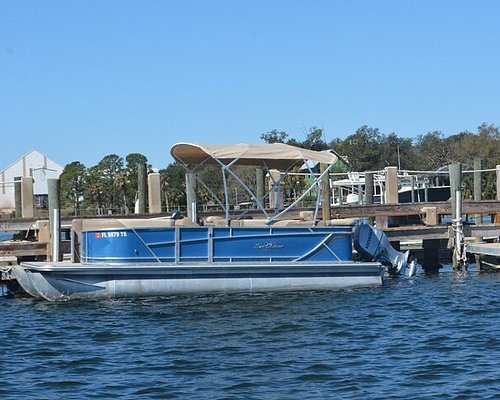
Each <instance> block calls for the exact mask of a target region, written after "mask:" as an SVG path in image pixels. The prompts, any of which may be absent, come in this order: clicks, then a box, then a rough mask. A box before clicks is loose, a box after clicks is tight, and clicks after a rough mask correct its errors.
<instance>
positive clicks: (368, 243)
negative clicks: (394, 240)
mask: <svg viewBox="0 0 500 400" xmlns="http://www.w3.org/2000/svg"><path fill="white" fill-rule="evenodd" d="M354 248H355V249H356V251H357V252H358V254H359V255H360V256H361V257H362V258H365V259H369V260H376V261H379V262H381V263H382V264H384V265H385V266H387V267H388V268H389V270H390V272H396V273H399V274H403V275H405V276H407V277H411V276H414V275H415V273H416V263H415V261H412V262H411V263H410V264H408V256H409V254H410V252H409V251H406V252H404V253H403V252H400V251H397V250H396V249H394V247H392V246H391V244H390V242H389V239H387V236H386V234H385V233H384V232H383V231H381V230H379V229H375V228H374V227H372V226H370V225H367V224H361V225H358V226H357V227H356V230H355V231H354Z"/></svg>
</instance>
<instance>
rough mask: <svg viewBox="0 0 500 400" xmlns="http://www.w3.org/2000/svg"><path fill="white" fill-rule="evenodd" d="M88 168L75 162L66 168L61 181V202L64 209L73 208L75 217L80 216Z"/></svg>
mask: <svg viewBox="0 0 500 400" xmlns="http://www.w3.org/2000/svg"><path fill="white" fill-rule="evenodd" d="M86 170H87V169H86V167H85V165H83V164H82V163H81V162H79V161H73V162H71V163H69V164H67V165H66V166H65V167H64V170H63V172H62V174H61V176H60V179H61V201H62V205H63V207H71V208H73V213H74V215H79V214H80V205H81V203H82V201H83V195H84V193H85V175H86Z"/></svg>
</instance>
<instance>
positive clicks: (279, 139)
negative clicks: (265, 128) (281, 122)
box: [260, 129, 288, 143]
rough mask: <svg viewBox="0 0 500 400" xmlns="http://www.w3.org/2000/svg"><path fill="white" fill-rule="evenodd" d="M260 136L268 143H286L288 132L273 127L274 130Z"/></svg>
mask: <svg viewBox="0 0 500 400" xmlns="http://www.w3.org/2000/svg"><path fill="white" fill-rule="evenodd" d="M260 138H261V139H262V140H263V141H264V142H266V143H285V140H286V139H287V138H288V134H287V133H286V132H284V131H278V130H277V129H273V130H272V131H269V132H266V133H263V134H262V135H260Z"/></svg>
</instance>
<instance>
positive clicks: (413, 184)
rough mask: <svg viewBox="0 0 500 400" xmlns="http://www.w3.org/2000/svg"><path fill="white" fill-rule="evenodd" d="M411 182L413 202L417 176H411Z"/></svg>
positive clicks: (412, 200) (413, 200)
mask: <svg viewBox="0 0 500 400" xmlns="http://www.w3.org/2000/svg"><path fill="white" fill-rule="evenodd" d="M410 184H411V202H412V203H415V177H414V176H410Z"/></svg>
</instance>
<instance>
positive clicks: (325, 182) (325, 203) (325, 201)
mask: <svg viewBox="0 0 500 400" xmlns="http://www.w3.org/2000/svg"><path fill="white" fill-rule="evenodd" d="M326 168H328V166H327V165H326V164H320V172H321V173H323V172H325V170H326ZM329 175H330V174H326V175H325V176H324V177H323V179H322V180H321V194H322V204H321V212H322V218H323V221H329V220H330V219H331V218H332V212H331V205H330V199H331V196H330V192H331V187H330V176H329ZM360 196H361V194H360Z"/></svg>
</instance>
